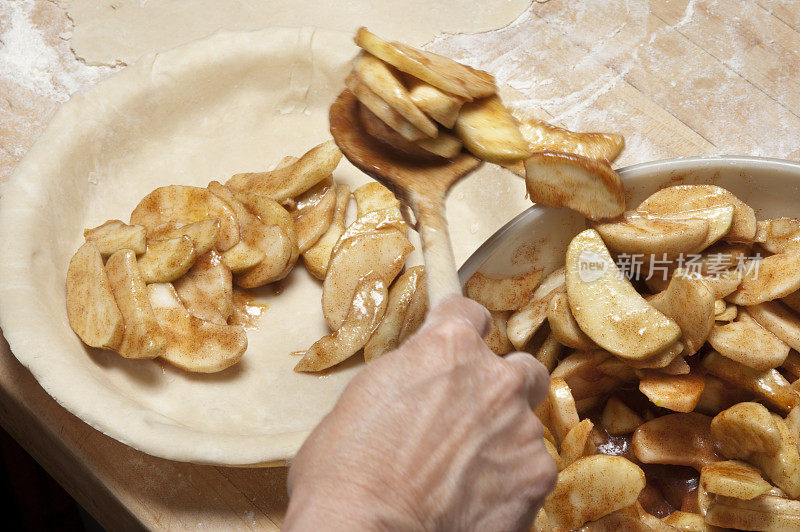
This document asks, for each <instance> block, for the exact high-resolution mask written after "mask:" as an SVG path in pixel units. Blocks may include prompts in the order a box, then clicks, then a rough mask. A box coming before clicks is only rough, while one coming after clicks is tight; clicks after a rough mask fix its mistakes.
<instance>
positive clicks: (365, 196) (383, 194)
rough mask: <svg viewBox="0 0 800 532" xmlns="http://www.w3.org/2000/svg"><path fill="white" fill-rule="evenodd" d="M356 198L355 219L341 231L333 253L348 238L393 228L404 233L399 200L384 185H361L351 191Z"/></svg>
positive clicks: (372, 183)
mask: <svg viewBox="0 0 800 532" xmlns="http://www.w3.org/2000/svg"><path fill="white" fill-rule="evenodd" d="M353 196H354V197H355V200H356V208H357V214H356V216H357V217H356V219H355V221H353V223H351V224H350V225H349V226H348V227H347V229H346V230H345V231H344V233H342V236H341V237H340V238H339V241H338V242H337V243H336V246H334V248H333V253H334V254H335V253H336V249H337V248H338V247H339V246H342V245H344V244H345V243H347V242H348V240H350V239H353V238H357V237H360V236H363V235H366V234H372V233H376V232H382V231H386V230H388V229H395V230H397V231H399V232H401V233H402V234H404V235H405V234H406V229H407V226H406V222H405V220H404V219H403V214H402V212H400V202H399V201H398V199H397V198H396V197H395V195H394V194H393V193H392V192H391V191H390V190H389V189H388V188H386V187H384V186H383V185H381V184H380V183H377V182H374V181H373V182H370V183H367V184H366V185H362V186H360V187H358V188H357V189H355V190H354V191H353Z"/></svg>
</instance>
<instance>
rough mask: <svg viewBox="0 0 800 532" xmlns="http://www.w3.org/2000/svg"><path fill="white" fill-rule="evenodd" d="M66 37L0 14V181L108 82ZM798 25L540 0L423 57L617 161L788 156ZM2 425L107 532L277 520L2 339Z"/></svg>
mask: <svg viewBox="0 0 800 532" xmlns="http://www.w3.org/2000/svg"><path fill="white" fill-rule="evenodd" d="M23 4H24V8H22V7H20V6H21V5H23ZM626 5H627V6H628V9H624V6H626ZM20 25H24V26H25V28H27V29H28V30H31V29H35V30H37V32H38V35H40V36H41V39H43V41H44V43H43V45H44V46H46V47H47V48H48V50H49V55H47V56H44V57H40V56H41V54H39V55H40V56H37V55H36V54H34V55H33V56H31V57H30V58H29V61H31V62H32V63H31V65H34V66H36V68H38V69H39V70H37V71H35V72H30V71H26V70H25V69H26V68H27V66H30V65H28V64H27V63H24V62H22V63H20V62H19V61H13V60H12V61H9V60H5V61H4V60H3V54H9V53H11V52H13V51H14V50H16V52H19V51H20V46H21V47H22V48H23V51H24V47H25V46H26V42H27V41H25V40H24V39H23V40H22V41H20V37H19V34H20ZM12 30H13V31H15V32H16V33H14V35H10V33H9V32H12ZM69 30H70V21H69V19H68V18H67V17H66V15H65V13H64V12H63V11H62V10H61V8H59V7H58V6H57V5H56V4H53V3H52V2H50V1H47V0H25V1H24V2H23V1H18V2H5V3H4V5H2V6H0V41H2V43H0V95H1V96H2V97H0V181H2V180H4V179H5V178H7V177H8V175H10V173H11V172H12V171H13V168H14V166H15V165H16V163H17V162H18V161H19V160H20V159H21V157H22V156H24V154H25V152H26V151H27V150H28V148H29V147H30V145H31V144H32V143H33V141H34V140H35V138H36V137H37V136H38V135H39V133H41V131H42V130H43V129H44V127H45V126H46V124H47V120H48V119H49V117H50V116H51V115H52V113H53V111H54V110H55V109H56V108H57V106H58V105H59V104H60V103H61V102H63V101H64V100H65V99H66V98H67V96H68V94H69V93H70V92H71V91H73V90H75V89H78V88H81V87H83V86H87V85H89V84H91V83H93V82H95V81H97V80H99V79H102V78H103V77H105V76H107V75H108V74H110V73H111V71H112V69H110V68H106V69H91V70H90V69H89V68H88V67H86V66H85V65H82V64H81V63H80V62H78V61H77V60H76V59H75V57H74V56H73V55H72V54H71V52H70V50H69V45H68V39H69ZM799 30H800V7H798V6H797V4H796V1H795V0H757V1H750V0H744V1H741V0H713V1H712V0H672V1H669V0H650V1H649V2H645V1H643V0H642V1H641V2H636V1H627V2H625V1H622V0H620V1H614V0H603V1H597V0H585V1H578V0H549V1H547V2H537V3H535V4H533V7H532V9H531V10H530V12H529V13H528V14H527V15H526V16H523V17H521V18H520V19H519V20H518V21H517V22H516V23H515V24H513V25H512V26H510V27H508V28H505V29H503V30H499V31H496V32H492V33H489V34H485V35H481V36H478V37H470V36H454V37H453V38H446V39H442V40H440V41H437V42H436V43H435V44H434V46H433V48H432V49H434V50H436V51H442V52H445V53H451V54H452V55H454V56H456V57H461V58H467V59H472V60H473V61H475V62H476V63H477V64H479V65H481V66H485V67H486V68H488V69H489V70H491V71H493V72H501V73H502V75H501V76H499V77H501V78H502V79H504V81H505V82H506V84H508V85H510V86H511V87H513V88H514V89H516V90H517V92H518V93H519V94H520V95H521V100H522V101H523V102H524V103H525V105H527V106H529V107H530V108H531V109H532V111H533V112H535V113H537V114H539V115H540V116H545V117H551V118H552V119H553V120H554V121H555V122H556V123H559V124H565V125H567V126H568V127H580V128H583V129H596V130H608V131H616V132H620V133H623V134H625V136H626V138H627V141H628V147H627V148H626V152H625V153H624V154H623V156H622V157H621V158H620V160H619V161H618V163H620V164H631V163H636V162H643V161H646V160H651V159H659V158H667V157H675V156H682V155H701V154H714V153H717V154H719V153H729V154H746V155H747V154H749V155H763V156H773V157H780V158H788V159H795V160H797V159H800V90H798V89H800V85H798V81H797V80H798V78H799V77H800V33H799ZM10 37H14V38H16V39H17V40H16V41H14V42H11V38H10ZM39 44H42V43H39ZM14 47H16V48H14ZM6 59H8V58H6ZM26 65H27V66H26ZM43 70H44V73H43V72H42V71H43ZM56 74H57V75H56ZM48 75H49V77H48ZM25 76H28V77H27V78H25V79H26V80H27V81H26V80H23V79H22V78H23V77H25ZM31 79H33V82H31V81H30V80H31ZM43 80H44V81H43ZM0 423H2V425H3V427H4V428H5V429H6V430H7V431H8V432H9V433H11V434H12V435H13V436H14V438H16V439H17V441H19V442H20V444H22V445H23V447H25V449H26V450H27V451H28V452H29V453H30V454H31V455H33V456H34V458H36V459H37V460H38V461H39V462H40V463H41V464H42V465H43V466H44V467H45V468H46V469H47V470H48V471H49V472H50V474H52V475H53V476H54V477H55V478H56V479H57V480H58V481H59V482H60V483H61V484H62V485H63V486H64V487H65V488H66V489H67V490H68V491H69V492H70V493H71V494H72V495H73V496H74V497H75V499H77V500H78V502H79V503H80V504H82V505H83V506H84V507H85V508H86V509H87V510H88V511H89V512H91V513H92V514H93V515H94V516H95V517H96V518H97V519H98V521H100V523H102V524H103V525H104V526H106V527H107V528H110V529H115V530H116V529H140V528H158V529H163V528H198V527H204V528H212V529H224V528H234V527H235V528H258V529H260V530H277V529H278V528H279V527H280V525H281V522H282V519H283V516H284V513H285V510H286V505H287V497H286V487H285V482H286V474H287V470H286V469H285V468H275V469H248V468H224V467H213V466H198V465H193V464H185V463H178V462H171V461H167V460H161V459H158V458H153V457H151V456H148V455H145V454H142V453H140V452H137V451H135V450H133V449H131V448H129V447H127V446H125V445H122V444H120V443H118V442H116V441H115V440H112V439H111V438H108V437H106V436H105V435H103V434H101V433H100V432H98V431H96V430H94V429H93V428H91V427H89V426H87V425H86V424H84V423H83V422H82V421H80V420H79V419H77V418H76V417H75V416H73V415H72V414H70V413H69V412H67V411H66V410H64V409H63V408H61V407H60V406H59V405H58V404H57V403H56V402H55V401H54V400H53V399H52V398H50V396H48V395H47V394H46V393H45V392H44V391H43V390H42V388H41V387H40V386H39V385H38V384H37V382H36V381H35V380H34V379H33V377H32V376H31V375H30V374H29V373H28V371H27V370H26V369H25V368H23V367H22V366H21V365H20V364H19V363H18V362H17V360H16V359H15V358H14V357H13V356H12V355H11V353H10V352H9V350H8V345H7V344H6V343H5V341H1V342H0Z"/></svg>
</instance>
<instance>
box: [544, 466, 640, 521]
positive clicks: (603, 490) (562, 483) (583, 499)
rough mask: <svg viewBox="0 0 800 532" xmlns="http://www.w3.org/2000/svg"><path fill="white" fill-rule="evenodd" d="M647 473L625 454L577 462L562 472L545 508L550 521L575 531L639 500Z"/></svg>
mask: <svg viewBox="0 0 800 532" xmlns="http://www.w3.org/2000/svg"><path fill="white" fill-rule="evenodd" d="M644 486H645V476H644V472H643V471H642V470H641V469H640V468H639V466H637V465H636V464H634V463H633V462H631V461H630V460H628V459H626V458H623V457H621V456H607V455H603V454H597V455H593V456H586V457H584V458H580V459H579V460H576V461H575V462H573V463H572V464H571V465H570V466H568V467H567V468H566V469H564V470H563V471H561V472H560V473H559V474H558V482H557V483H556V486H555V488H554V489H553V491H552V492H551V493H550V495H548V496H547V499H545V503H544V510H545V512H546V513H547V517H548V519H549V521H550V523H551V524H552V525H553V526H555V527H558V528H559V529H564V530H573V529H577V528H579V527H581V526H583V525H584V524H585V523H586V522H588V521H594V520H595V519H599V518H601V517H603V516H605V515H609V514H611V513H613V512H616V511H617V510H620V509H622V508H626V507H629V506H630V505H632V504H633V503H635V502H636V499H637V497H639V493H640V492H641V491H642V490H643V489H644Z"/></svg>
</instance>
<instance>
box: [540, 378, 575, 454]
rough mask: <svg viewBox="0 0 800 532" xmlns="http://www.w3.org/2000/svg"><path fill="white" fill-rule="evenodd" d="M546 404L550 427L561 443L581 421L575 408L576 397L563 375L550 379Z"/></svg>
mask: <svg viewBox="0 0 800 532" xmlns="http://www.w3.org/2000/svg"><path fill="white" fill-rule="evenodd" d="M546 404H547V409H548V412H549V414H548V419H549V421H550V428H551V429H552V431H553V435H554V436H555V438H556V441H557V442H558V443H559V445H560V444H561V442H563V441H564V437H565V436H566V435H567V433H568V432H569V431H570V430H571V429H572V427H574V426H575V425H577V424H578V423H580V421H581V419H580V417H579V416H578V410H577V409H576V408H575V398H574V397H573V396H572V391H571V390H570V388H569V386H568V385H567V381H565V380H564V379H563V378H561V377H553V378H552V379H550V389H549V391H548V395H547V400H546Z"/></svg>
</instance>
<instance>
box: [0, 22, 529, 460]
mask: <svg viewBox="0 0 800 532" xmlns="http://www.w3.org/2000/svg"><path fill="white" fill-rule="evenodd" d="M356 52H357V50H356V47H355V46H354V44H353V43H352V35H351V34H350V33H340V32H336V31H327V30H321V29H312V28H269V29H265V30H260V31H255V32H235V33H232V32H224V33H219V34H216V35H213V36H211V37H209V38H207V39H204V40H202V41H197V42H194V43H190V44H187V45H184V46H181V47H179V48H176V49H174V50H172V51H169V52H165V53H162V54H156V55H149V56H147V57H145V58H143V59H142V60H141V61H139V62H138V63H137V64H135V65H133V66H131V67H127V68H125V69H124V70H122V71H121V72H120V73H118V74H116V75H114V76H112V77H111V78H109V79H108V80H106V81H104V82H103V83H101V84H99V85H97V86H96V87H94V88H92V89H90V90H88V91H86V92H85V93H80V94H76V95H75V96H74V97H73V98H72V100H71V101H70V102H68V103H67V104H65V105H64V106H63V107H62V108H61V109H60V110H59V111H58V112H57V113H56V115H55V116H54V118H53V120H52V122H51V124H50V126H49V127H48V129H47V131H46V132H45V134H44V135H43V136H42V137H41V138H40V139H39V140H38V141H37V143H36V145H35V146H34V147H33V148H32V149H31V151H30V153H29V155H28V156H27V157H26V158H25V160H24V161H23V162H22V163H21V164H20V165H19V167H18V168H17V170H16V172H15V173H14V175H13V176H12V177H11V178H10V179H9V181H8V182H6V183H5V184H4V185H3V194H2V199H1V200H0V242H2V243H3V245H4V246H5V249H7V250H13V252H9V253H7V254H6V257H5V259H3V261H2V264H0V278H2V279H3V281H2V285H1V286H0V326H2V329H3V332H4V334H5V336H6V338H7V340H8V341H9V344H10V346H11V349H12V352H13V353H14V354H15V356H16V357H17V358H18V359H19V360H20V361H21V362H22V363H23V364H24V365H25V366H26V367H27V368H28V369H29V370H30V371H31V372H32V374H33V375H34V376H35V377H36V378H37V380H38V381H39V382H40V383H41V384H42V386H43V387H44V388H45V390H46V391H47V392H48V393H50V395H52V396H53V397H54V398H55V399H56V400H57V401H58V402H59V403H60V404H62V405H63V406H64V407H65V408H67V409H68V410H70V411H71V412H72V413H74V414H75V415H77V416H78V417H80V418H81V419H82V420H84V421H85V422H87V423H88V424H90V425H92V426H93V427H95V428H97V429H98V430H100V431H102V432H104V433H105V434H108V435H109V436H111V437H113V438H115V439H117V440H119V441H122V442H123V443H126V444H128V445H130V446H132V447H134V448H136V449H139V450H141V451H143V452H146V453H148V454H152V455H155V456H160V457H164V458H168V459H174V460H181V461H191V462H197V463H209V464H221V465H262V464H281V463H284V462H285V461H286V460H288V459H290V458H291V457H292V456H294V454H295V453H296V451H297V449H298V448H299V447H300V445H301V444H302V442H303V441H304V439H305V437H306V436H307V434H308V433H309V432H310V431H311V430H312V429H313V427H314V426H316V424H317V423H318V422H319V420H320V419H321V418H322V417H323V416H324V415H325V414H326V413H327V412H328V411H329V410H330V408H332V406H333V404H334V403H335V401H336V399H337V398H338V396H339V394H340V393H341V390H342V389H343V388H344V386H345V385H346V384H347V382H349V379H350V378H351V377H352V376H353V374H354V373H355V372H356V371H358V369H359V367H360V365H361V364H362V362H358V361H355V360H353V361H348V362H346V363H344V364H342V365H340V366H338V367H336V368H334V369H333V370H332V371H329V372H327V373H324V374H321V375H301V374H298V373H295V372H294V371H293V367H294V366H295V364H296V363H297V357H294V356H292V355H291V353H292V352H295V351H298V350H302V349H306V348H307V347H308V346H309V345H311V343H313V342H314V341H316V340H317V339H318V338H320V337H321V336H323V335H324V334H326V333H327V328H326V325H325V320H324V318H323V315H322V312H321V309H320V305H319V298H320V294H321V286H320V284H319V282H318V281H317V280H315V279H314V278H312V277H311V276H310V275H308V274H307V272H305V271H304V269H303V268H297V269H296V270H295V271H294V272H293V273H292V275H290V276H289V277H288V278H287V279H285V280H284V281H282V282H281V283H279V284H277V285H272V286H268V287H265V288H262V289H258V290H256V291H255V296H256V299H257V301H258V302H259V303H263V304H265V305H267V306H268V308H267V309H266V311H265V312H264V314H263V315H262V317H261V319H260V322H259V326H258V328H257V329H253V330H250V331H248V343H249V347H248V351H247V353H246V355H245V357H244V358H243V360H242V362H241V363H239V364H237V365H236V366H233V367H231V368H229V369H228V370H225V371H222V372H220V373H216V374H213V375H197V374H194V375H193V374H187V373H185V372H182V371H181V370H177V369H174V368H170V367H167V366H164V365H161V364H159V363H156V362H150V361H135V360H126V359H122V358H120V357H119V356H118V355H116V354H114V353H111V352H105V351H98V350H92V349H88V348H86V347H85V346H84V345H82V344H81V342H80V340H79V339H78V338H77V337H76V336H75V335H74V334H73V333H72V331H71V330H70V328H69V324H68V320H67V314H66V308H65V291H64V278H65V275H66V269H67V265H68V263H69V258H70V256H71V255H72V253H74V251H75V249H77V248H78V247H79V246H80V244H81V242H82V231H83V229H84V228H87V227H96V226H98V225H100V224H102V223H103V222H104V221H106V220H108V219H114V218H117V217H119V216H120V213H129V212H131V211H132V210H133V208H134V207H135V206H136V204H137V202H138V201H139V199H141V198H142V197H144V196H145V195H146V194H148V193H149V192H150V191H152V190H153V189H155V188H157V187H160V186H164V185H194V186H204V185H206V184H207V183H208V182H209V181H212V180H217V179H227V178H228V177H229V176H231V175H234V174H236V173H240V172H252V171H260V170H263V169H264V168H266V167H269V166H272V165H274V164H276V163H277V162H278V161H279V160H280V159H281V158H282V157H283V156H285V155H289V154H293V155H300V154H302V153H303V152H305V151H306V150H308V148H310V147H311V146H314V145H315V144H319V143H320V142H324V141H326V140H328V139H329V138H330V135H329V133H328V123H327V119H328V113H327V110H328V107H329V106H330V103H331V102H332V101H333V100H334V98H335V96H336V94H337V93H338V92H339V91H340V90H341V87H342V86H343V83H344V78H345V76H346V74H347V72H348V71H349V70H350V69H351V68H352V65H351V64H350V61H351V59H352V57H354V56H355V54H356ZM334 175H335V177H336V180H337V182H342V183H345V184H348V185H350V187H351V188H356V187H357V186H359V185H362V184H364V183H366V182H368V181H369V179H368V178H367V177H366V176H365V175H363V174H361V173H360V172H358V171H357V170H356V169H355V168H353V167H352V166H350V165H349V164H347V163H346V162H344V161H343V162H342V163H341V164H340V165H339V167H338V168H337V170H336V171H335V173H334ZM487 191H490V192H489V193H487ZM497 204H502V205H504V209H502V210H500V209H491V206H492V205H497ZM525 206H526V200H525V198H524V182H523V181H522V180H521V179H520V178H519V177H517V176H515V175H513V174H511V173H510V172H507V171H505V170H503V169H500V168H492V167H490V166H488V165H487V166H486V167H484V168H482V169H481V170H480V171H478V172H476V173H475V174H473V175H471V176H470V177H469V179H467V180H465V181H464V182H462V183H459V185H458V186H457V187H456V188H455V189H454V190H453V192H452V194H451V197H450V200H449V201H448V211H449V214H450V220H451V230H452V233H453V240H454V243H455V248H456V259H457V260H458V261H459V262H461V261H463V260H464V259H465V258H466V257H467V256H468V255H469V254H470V253H471V252H472V251H473V250H474V249H475V248H476V247H477V246H478V245H479V244H480V242H481V241H482V240H484V239H485V238H486V237H487V236H488V235H490V234H491V233H492V232H493V231H494V230H496V229H497V228H498V227H500V226H502V224H503V223H505V222H506V221H507V220H508V219H509V218H510V215H511V214H513V213H514V212H520V211H521V210H523V209H524V207H525ZM487 213H488V215H487ZM413 236H414V235H412V242H413V243H415V244H417V250H415V251H414V252H412V255H411V256H410V258H409V260H408V263H407V264H408V265H409V266H413V265H414V264H418V263H419V246H418V241H416V240H415V239H414V238H413ZM278 294H280V296H279V297H278Z"/></svg>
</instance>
